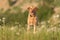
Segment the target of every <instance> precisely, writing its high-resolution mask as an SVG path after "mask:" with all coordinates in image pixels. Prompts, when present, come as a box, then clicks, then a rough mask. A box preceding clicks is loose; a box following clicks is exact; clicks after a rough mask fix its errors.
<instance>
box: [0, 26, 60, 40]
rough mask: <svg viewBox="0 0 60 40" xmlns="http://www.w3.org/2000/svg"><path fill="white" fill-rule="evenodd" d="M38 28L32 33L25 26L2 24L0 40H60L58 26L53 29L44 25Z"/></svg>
mask: <svg viewBox="0 0 60 40" xmlns="http://www.w3.org/2000/svg"><path fill="white" fill-rule="evenodd" d="M37 29H38V28H37ZM40 29H41V28H40ZM40 29H38V30H37V32H36V33H35V34H34V33H33V32H32V31H30V32H29V33H27V31H26V29H25V28H18V27H17V26H16V27H14V26H13V27H7V26H2V27H0V40H60V31H59V30H58V28H56V30H55V31H53V30H50V31H49V29H48V28H46V27H44V28H42V29H41V30H40ZM39 30H40V31H39Z"/></svg>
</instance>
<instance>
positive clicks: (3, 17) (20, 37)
mask: <svg viewBox="0 0 60 40" xmlns="http://www.w3.org/2000/svg"><path fill="white" fill-rule="evenodd" d="M31 5H32V6H35V7H37V8H38V10H37V11H36V15H37V18H38V26H37V27H36V34H33V31H32V30H33V28H31V29H30V33H28V34H27V31H26V28H27V17H28V10H27V8H28V7H29V6H31ZM0 40H60V0H0Z"/></svg>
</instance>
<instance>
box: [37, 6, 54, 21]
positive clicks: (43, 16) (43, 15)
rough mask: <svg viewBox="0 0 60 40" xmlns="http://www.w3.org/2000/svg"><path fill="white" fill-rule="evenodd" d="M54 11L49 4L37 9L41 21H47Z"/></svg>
mask: <svg viewBox="0 0 60 40" xmlns="http://www.w3.org/2000/svg"><path fill="white" fill-rule="evenodd" d="M53 13H54V11H53V9H52V8H51V7H47V6H40V7H39V8H38V10H37V15H38V19H39V21H47V20H48V19H49V18H50V17H51V16H52V15H53Z"/></svg>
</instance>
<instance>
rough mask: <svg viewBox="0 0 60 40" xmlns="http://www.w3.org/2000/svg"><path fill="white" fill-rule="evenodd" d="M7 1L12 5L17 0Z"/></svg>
mask: <svg viewBox="0 0 60 40" xmlns="http://www.w3.org/2000/svg"><path fill="white" fill-rule="evenodd" d="M8 2H9V5H10V6H13V5H14V4H15V3H16V2H17V0H8Z"/></svg>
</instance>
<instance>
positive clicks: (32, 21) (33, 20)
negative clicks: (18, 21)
mask: <svg viewBox="0 0 60 40" xmlns="http://www.w3.org/2000/svg"><path fill="white" fill-rule="evenodd" d="M33 10H34V11H36V9H34V8H33V7H29V8H28V11H29V14H28V19H27V24H28V27H27V31H29V30H30V25H33V27H34V33H35V32H36V24H37V16H36V15H34V13H33V12H32V11H33Z"/></svg>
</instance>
